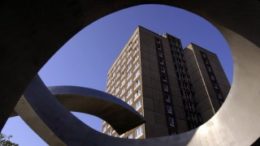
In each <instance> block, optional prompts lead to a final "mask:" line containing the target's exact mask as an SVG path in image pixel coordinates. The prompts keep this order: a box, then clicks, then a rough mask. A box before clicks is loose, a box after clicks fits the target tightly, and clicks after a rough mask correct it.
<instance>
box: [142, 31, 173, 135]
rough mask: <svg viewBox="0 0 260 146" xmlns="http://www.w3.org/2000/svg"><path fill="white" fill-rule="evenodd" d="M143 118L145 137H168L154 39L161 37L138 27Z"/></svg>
mask: <svg viewBox="0 0 260 146" xmlns="http://www.w3.org/2000/svg"><path fill="white" fill-rule="evenodd" d="M139 30H140V46H141V64H142V78H143V95H144V96H143V100H144V118H145V120H146V124H145V131H146V136H147V137H156V136H162V135H168V127H167V121H166V118H165V109H164V100H163V94H162V88H161V80H160V71H159V67H158V59H157V52H156V45H155V37H158V38H160V39H163V38H162V37H161V36H159V35H157V34H155V33H153V32H151V31H149V30H147V29H145V28H142V27H140V29H139Z"/></svg>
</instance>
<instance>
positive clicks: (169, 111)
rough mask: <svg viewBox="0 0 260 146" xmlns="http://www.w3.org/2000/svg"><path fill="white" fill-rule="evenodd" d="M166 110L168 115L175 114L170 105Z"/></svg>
mask: <svg viewBox="0 0 260 146" xmlns="http://www.w3.org/2000/svg"><path fill="white" fill-rule="evenodd" d="M166 110H167V113H168V114H173V112H172V107H171V106H170V105H166Z"/></svg>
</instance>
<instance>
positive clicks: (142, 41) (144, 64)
mask: <svg viewBox="0 0 260 146" xmlns="http://www.w3.org/2000/svg"><path fill="white" fill-rule="evenodd" d="M209 68H210V69H209ZM212 76H213V77H212ZM229 88H230V85H229V83H228V81H227V78H226V76H225V74H224V72H223V69H222V68H221V65H220V63H219V61H218V59H217V57H216V55H215V54H213V53H211V52H209V51H206V50H205V49H203V48H200V47H199V46H196V45H194V44H191V45H189V46H188V47H187V48H186V49H184V50H183V48H182V45H181V41H180V40H179V39H178V38H176V37H173V36H171V35H169V34H166V35H163V36H162V35H158V34H156V33H154V32H152V31H150V30H148V29H146V28H143V27H141V26H139V27H138V28H137V29H136V30H135V31H134V33H133V35H132V36H131V38H130V39H129V41H128V42H127V44H126V45H125V47H124V48H123V49H122V51H121V53H120V54H119V56H118V57H117V58H116V60H115V62H114V63H113V65H112V67H111V68H110V70H109V72H108V80H107V92H108V93H110V94H112V95H114V96H117V97H118V98H120V99H122V100H123V101H125V102H127V103H128V104H129V105H131V106H132V107H133V108H135V109H136V110H137V111H138V112H139V113H140V114H142V115H143V116H144V118H145V120H146V123H145V124H143V125H141V126H139V127H137V128H135V129H132V130H130V131H128V132H126V133H124V134H122V135H118V134H117V133H116V132H115V130H113V128H112V127H111V126H110V125H109V124H107V123H106V122H104V123H103V126H102V132H103V133H106V134H108V135H112V136H116V137H122V138H135V139H141V138H150V137H158V136H165V135H170V134H177V133H181V132H185V131H188V130H190V129H193V128H196V127H198V126H199V125H201V124H202V123H203V122H205V121H207V120H208V119H209V118H210V117H211V116H213V114H214V113H215V111H216V110H218V109H219V107H220V106H221V104H222V103H223V102H224V99H225V97H226V95H227V93H228V91H229Z"/></svg>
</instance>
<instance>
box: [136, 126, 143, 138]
mask: <svg viewBox="0 0 260 146" xmlns="http://www.w3.org/2000/svg"><path fill="white" fill-rule="evenodd" d="M135 135H136V136H135V138H139V137H141V136H142V135H143V129H142V127H138V128H137V129H136V131H135Z"/></svg>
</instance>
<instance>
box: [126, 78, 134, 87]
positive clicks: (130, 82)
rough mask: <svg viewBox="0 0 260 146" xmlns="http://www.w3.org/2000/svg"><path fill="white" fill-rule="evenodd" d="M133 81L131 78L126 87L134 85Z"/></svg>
mask: <svg viewBox="0 0 260 146" xmlns="http://www.w3.org/2000/svg"><path fill="white" fill-rule="evenodd" d="M132 83H133V81H132V80H130V81H129V82H128V83H127V87H126V88H129V87H130V86H131V85H132Z"/></svg>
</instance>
